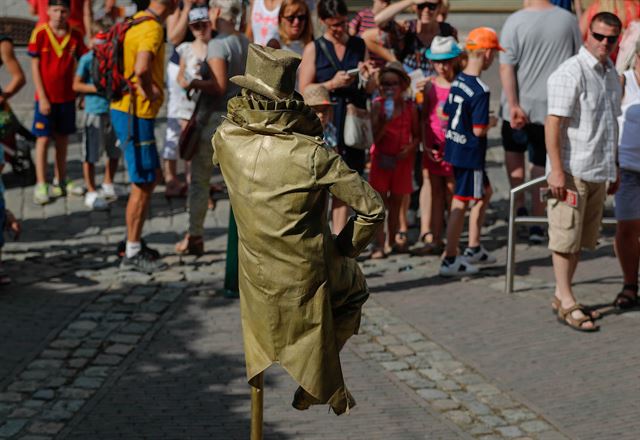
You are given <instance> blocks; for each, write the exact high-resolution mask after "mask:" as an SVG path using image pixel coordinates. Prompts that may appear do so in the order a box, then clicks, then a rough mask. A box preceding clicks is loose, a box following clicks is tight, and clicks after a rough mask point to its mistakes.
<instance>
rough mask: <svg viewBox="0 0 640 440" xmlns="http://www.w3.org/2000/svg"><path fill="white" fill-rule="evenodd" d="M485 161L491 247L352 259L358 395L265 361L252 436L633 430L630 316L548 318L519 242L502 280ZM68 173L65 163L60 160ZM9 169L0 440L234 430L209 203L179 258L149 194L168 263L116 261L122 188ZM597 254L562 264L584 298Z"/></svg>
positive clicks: (242, 388)
mask: <svg viewBox="0 0 640 440" xmlns="http://www.w3.org/2000/svg"><path fill="white" fill-rule="evenodd" d="M159 129H161V127H160V128H159ZM70 155H71V156H70V157H72V158H74V157H75V158H77V157H79V145H78V143H74V144H73V145H72V148H71V153H70ZM489 162H490V164H491V165H490V166H491V167H490V175H491V178H492V182H493V185H494V187H495V188H496V193H497V194H498V196H497V197H496V200H495V203H494V204H493V208H492V211H491V212H490V215H489V219H488V222H487V223H488V225H487V230H486V235H485V236H486V241H485V245H486V246H487V247H488V248H490V249H492V250H495V251H496V255H497V256H498V257H499V260H498V264H497V265H496V266H494V267H491V268H487V269H484V270H483V276H481V277H476V278H473V279H464V280H460V281H451V280H444V279H442V278H439V277H437V276H436V273H437V266H438V263H437V258H433V257H422V258H418V257H410V256H408V255H395V256H392V257H391V258H388V259H386V260H383V261H364V262H363V263H362V267H363V270H364V272H365V274H366V275H367V277H368V279H369V284H370V286H371V291H372V297H371V299H370V301H369V302H368V303H367V304H366V306H365V309H364V319H363V324H362V329H361V330H362V331H361V334H360V335H358V336H356V337H354V338H353V339H352V340H351V341H350V342H349V343H348V344H347V346H346V348H345V350H344V353H343V356H342V357H343V364H344V371H345V376H346V379H347V383H348V385H349V386H350V388H351V389H352V391H353V392H354V395H355V397H356V399H357V401H358V405H357V406H356V407H355V408H354V410H353V411H352V413H351V414H350V415H348V416H343V417H339V418H336V417H335V416H333V415H330V414H327V408H325V407H318V408H312V409H311V410H309V411H306V412H297V411H295V410H293V409H292V408H291V407H290V401H291V394H292V392H293V390H294V389H295V384H294V383H293V382H292V380H291V379H290V378H289V377H288V376H287V375H286V373H284V372H283V371H282V370H281V369H279V368H272V369H270V370H268V372H267V382H266V396H265V429H266V438H278V439H316V438H318V439H319V438H329V439H331V438H336V439H338V438H340V439H345V438H346V439H378V438H379V439H470V438H475V439H484V440H489V439H507V438H519V439H521V440H524V439H540V440H545V439H547V440H550V439H565V438H575V439H634V438H637V436H636V433H637V432H638V430H640V421H639V420H640V419H639V418H638V417H637V414H638V409H639V408H638V403H637V398H636V397H637V395H638V392H639V391H640V389H639V388H640V385H639V384H640V382H639V381H638V373H637V368H634V367H637V365H638V359H639V358H638V354H637V337H636V334H635V330H636V329H637V323H638V318H640V314H639V313H637V312H631V313H627V314H624V315H619V316H617V315H613V314H608V315H607V316H605V319H604V320H603V331H602V332H600V333H599V334H595V335H585V334H579V333H576V332H573V331H571V330H570V329H568V328H567V327H563V326H560V325H558V324H557V322H556V320H555V318H554V317H553V316H552V315H551V313H549V312H550V307H549V305H548V301H549V297H550V295H551V293H550V292H551V290H550V289H551V287H552V284H551V282H550V281H551V280H552V274H551V269H550V262H549V258H548V253H547V251H546V250H545V249H544V248H543V247H530V246H528V245H526V244H519V245H518V249H517V250H518V261H520V262H521V263H520V264H519V265H518V270H517V282H516V288H517V289H518V291H517V292H516V293H515V294H513V295H511V296H509V297H507V296H505V295H504V293H502V290H503V284H504V275H503V273H504V245H505V232H506V225H505V222H504V220H503V217H504V206H505V201H504V200H503V199H501V198H500V194H505V190H506V181H505V178H504V173H503V171H502V169H501V157H500V149H498V148H492V149H491V150H490V161H489ZM70 173H71V175H72V176H76V177H77V176H79V173H80V168H79V163H78V161H72V162H71V166H70ZM8 177H9V178H8V179H7V182H8V186H9V187H10V189H9V190H8V193H7V202H8V206H9V208H10V209H12V210H14V211H15V212H18V213H20V216H21V218H22V219H23V225H24V227H25V234H24V238H23V240H21V241H20V242H17V243H12V242H11V243H8V244H7V245H6V246H5V248H4V252H3V254H4V255H3V259H4V260H5V265H6V268H7V270H8V271H9V272H10V274H11V275H12V276H13V278H14V284H13V285H12V286H11V287H10V289H9V290H4V291H3V293H2V296H0V304H1V306H0V332H1V334H2V336H3V337H2V338H0V373H2V374H1V375H0V378H1V382H0V438H24V439H40V440H44V439H54V438H69V439H78V440H80V439H88V438H91V439H93V438H104V439H113V438H124V439H137V438H154V439H155V438H167V439H169V438H171V439H174V438H175V439H183V438H216V439H217V438H220V439H234V438H238V439H246V438H248V427H249V424H248V422H249V420H248V417H249V388H248V386H247V384H246V381H245V378H244V363H243V356H242V342H241V336H240V320H239V309H238V303H237V301H234V300H228V299H224V298H222V297H221V296H220V295H219V294H217V293H216V291H217V290H216V289H218V288H220V287H221V285H222V282H223V276H224V257H225V255H224V246H225V243H226V236H225V230H226V224H227V215H228V204H227V202H226V201H224V200H222V201H220V202H219V204H218V208H217V209H216V210H215V211H213V212H211V213H210V215H209V216H208V218H207V222H206V225H205V226H206V231H207V232H206V234H207V242H206V249H207V250H208V253H207V254H205V255H204V256H203V257H200V258H197V259H196V258H191V257H189V258H179V257H177V256H175V255H174V254H173V253H172V245H173V243H174V242H175V241H176V240H177V239H178V237H179V234H180V233H181V232H182V231H183V229H184V227H185V225H186V214H185V212H184V200H178V201H176V200H170V201H168V200H166V199H164V198H163V197H162V196H161V194H160V193H158V194H156V195H155V196H154V199H153V202H152V207H151V220H150V221H149V222H148V227H147V228H146V235H145V236H146V239H147V240H148V241H149V243H150V244H152V245H153V246H156V247H158V248H159V249H160V250H161V251H162V252H163V253H164V254H165V255H167V256H166V257H165V261H166V262H167V263H169V265H170V269H169V270H168V271H166V272H164V273H162V274H159V275H156V276H147V275H141V274H136V273H128V272H124V273H123V272H120V271H119V270H118V269H117V258H116V257H115V255H114V249H115V243H117V242H118V241H119V240H121V239H122V237H123V234H124V226H123V219H124V206H125V201H124V200H120V201H118V202H116V203H115V204H113V205H112V207H111V209H110V211H108V212H102V213H97V212H89V211H87V210H86V209H85V208H84V206H83V205H82V200H81V199H80V198H73V197H69V198H68V199H63V200H57V201H56V202H54V203H53V204H51V205H47V206H46V207H44V208H41V207H36V206H35V205H33V204H32V203H31V202H30V200H31V192H30V191H31V189H30V188H26V189H21V188H17V187H13V188H12V187H11V176H8ZM118 177H119V180H122V178H123V176H122V174H120V175H119V176H118ZM415 234H416V231H415V230H412V235H415ZM612 255H613V253H612V249H611V236H610V233H605V235H604V237H603V239H602V240H601V244H600V246H599V248H598V250H597V251H596V252H595V253H592V254H588V255H586V258H585V260H584V261H583V262H582V263H581V266H580V268H579V270H578V282H579V284H578V292H579V295H580V297H581V299H582V300H583V301H584V302H586V303H589V304H596V303H605V302H608V301H610V299H611V297H612V295H613V292H614V291H615V289H616V288H617V286H618V284H619V283H620V277H619V270H618V267H617V264H616V262H615V260H614V258H613V256H612Z"/></svg>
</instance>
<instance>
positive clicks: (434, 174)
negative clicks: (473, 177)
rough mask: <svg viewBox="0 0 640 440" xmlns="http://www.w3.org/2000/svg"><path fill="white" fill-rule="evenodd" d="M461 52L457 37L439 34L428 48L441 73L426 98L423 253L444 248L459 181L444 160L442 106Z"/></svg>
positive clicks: (433, 252) (420, 249)
mask: <svg viewBox="0 0 640 440" xmlns="http://www.w3.org/2000/svg"><path fill="white" fill-rule="evenodd" d="M461 53H462V51H461V50H460V48H459V47H458V44H457V42H456V40H455V39H454V38H453V37H439V36H438V37H435V38H434V40H433V42H432V43H431V47H430V48H429V49H427V58H429V59H430V60H431V63H432V64H433V68H434V70H435V71H436V74H437V76H436V77H435V78H433V80H432V81H431V83H430V86H427V87H428V89H427V90H426V92H425V100H424V113H425V127H424V143H423V146H424V155H423V160H422V177H423V182H424V183H423V184H422V188H421V189H420V241H421V242H422V243H423V246H421V247H418V248H417V249H416V250H415V253H417V254H419V255H426V254H440V253H442V251H443V242H442V233H443V229H444V214H445V210H446V209H447V208H448V206H450V204H451V197H452V195H453V189H454V185H455V181H454V179H453V169H452V167H451V165H450V164H449V163H447V162H445V161H444V160H442V158H443V157H444V144H445V139H444V134H445V131H446V129H447V121H448V118H447V116H445V115H444V113H443V111H442V108H443V106H444V103H445V101H446V100H447V96H449V89H450V88H451V82H452V81H453V79H454V78H455V76H456V74H457V73H458V71H459V70H460V62H459V61H460V60H459V57H460V55H461Z"/></svg>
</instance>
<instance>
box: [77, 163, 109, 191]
mask: <svg viewBox="0 0 640 440" xmlns="http://www.w3.org/2000/svg"><path fill="white" fill-rule="evenodd" d="M82 174H83V176H84V184H85V185H86V186H87V191H88V192H95V190H96V166H95V164H92V163H90V162H82ZM105 180H106V179H105Z"/></svg>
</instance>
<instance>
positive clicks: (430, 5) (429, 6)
mask: <svg viewBox="0 0 640 440" xmlns="http://www.w3.org/2000/svg"><path fill="white" fill-rule="evenodd" d="M417 6H418V11H422V10H423V9H424V8H427V9H429V10H430V11H431V12H433V11H435V10H436V9H438V6H440V3H439V2H438V3H431V2H424V3H420V4H418V5H417Z"/></svg>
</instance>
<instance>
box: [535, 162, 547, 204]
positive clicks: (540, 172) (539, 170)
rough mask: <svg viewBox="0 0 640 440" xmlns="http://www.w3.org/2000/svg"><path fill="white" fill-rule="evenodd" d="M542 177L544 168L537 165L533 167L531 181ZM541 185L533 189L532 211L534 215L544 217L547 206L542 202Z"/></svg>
mask: <svg viewBox="0 0 640 440" xmlns="http://www.w3.org/2000/svg"><path fill="white" fill-rule="evenodd" d="M540 176H544V167H539V166H536V165H532V166H531V180H533V179H535V178H536V177H540ZM539 188H540V185H536V186H535V187H533V188H532V189H531V200H532V203H531V206H532V211H533V215H538V216H543V215H544V208H545V206H546V204H545V203H544V202H541V201H540V194H539V191H540V189H539Z"/></svg>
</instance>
